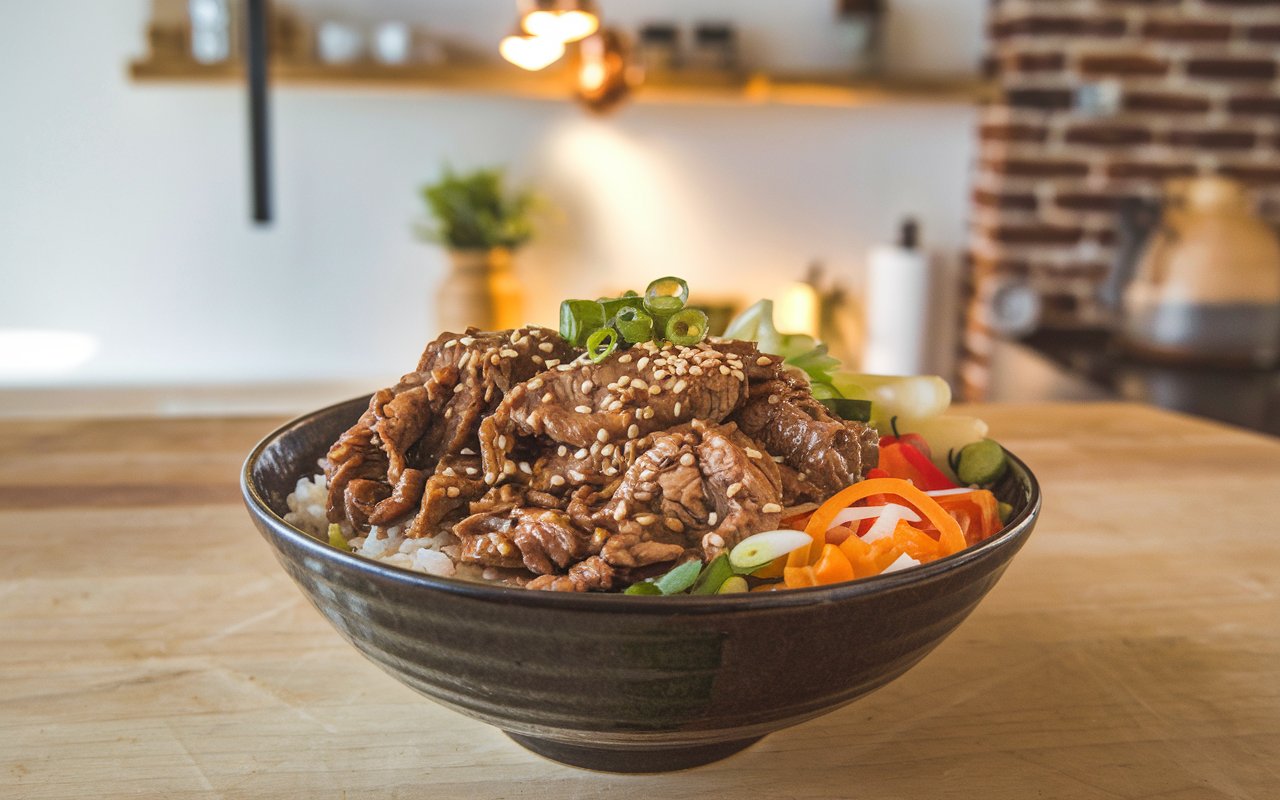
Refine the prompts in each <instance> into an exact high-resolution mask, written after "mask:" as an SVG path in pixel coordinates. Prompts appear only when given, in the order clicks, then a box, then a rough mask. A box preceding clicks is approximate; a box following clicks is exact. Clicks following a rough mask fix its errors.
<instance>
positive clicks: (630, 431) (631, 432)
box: [627, 422, 640, 439]
mask: <svg viewBox="0 0 1280 800" xmlns="http://www.w3.org/2000/svg"><path fill="white" fill-rule="evenodd" d="M639 435H640V426H639V425H637V424H635V423H634V422H633V423H631V424H630V425H628V426H627V438H628V439H634V438H636V437H637V436H639Z"/></svg>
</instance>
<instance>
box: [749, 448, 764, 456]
mask: <svg viewBox="0 0 1280 800" xmlns="http://www.w3.org/2000/svg"><path fill="white" fill-rule="evenodd" d="M746 453H747V455H748V456H751V457H752V458H759V457H760V456H761V455H763V454H762V453H761V452H760V451H759V450H757V449H755V448H754V447H748V448H747V449H746Z"/></svg>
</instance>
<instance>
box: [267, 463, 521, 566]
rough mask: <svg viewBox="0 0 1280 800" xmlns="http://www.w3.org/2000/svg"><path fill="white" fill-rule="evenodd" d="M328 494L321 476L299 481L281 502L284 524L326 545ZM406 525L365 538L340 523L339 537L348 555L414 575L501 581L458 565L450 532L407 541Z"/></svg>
mask: <svg viewBox="0 0 1280 800" xmlns="http://www.w3.org/2000/svg"><path fill="white" fill-rule="evenodd" d="M328 491H329V490H328V486H327V485H326V483H325V478H324V475H316V476H314V477H311V478H302V479H301V480H299V481H298V484H297V486H295V487H294V490H293V494H291V495H289V497H288V498H287V499H286V501H285V502H286V503H288V505H289V511H288V513H286V514H285V515H284V521H285V522H287V523H289V524H290V525H292V526H294V527H295V528H298V529H299V530H301V531H304V532H306V533H308V534H310V535H312V536H314V537H316V538H317V539H320V540H321V541H328V540H329V520H328V518H327V517H326V516H325V510H324V509H325V502H326V498H327V496H328ZM406 523H407V521H406ZM406 523H401V524H399V525H392V526H387V527H385V528H380V527H378V526H377V525H374V526H372V527H370V529H369V533H368V534H367V535H359V536H357V535H354V534H355V533H356V532H355V531H354V530H353V529H352V528H351V524H350V523H349V522H346V521H343V522H342V523H341V527H342V536H343V538H345V539H346V540H347V544H348V545H350V547H351V552H353V553H356V554H358V555H362V556H364V557H366V558H371V559H374V560H375V561H382V562H384V563H386V564H392V565H394V566H397V567H401V568H403V569H407V570H412V571H414V572H422V573H425V574H427V575H437V576H440V577H444V578H464V579H467V580H477V581H478V580H495V579H498V578H500V577H501V576H500V575H498V574H486V573H490V572H491V570H486V569H483V568H481V567H478V566H475V565H472V564H460V563H458V561H457V556H458V537H456V536H454V535H453V533H452V532H450V531H448V530H442V531H440V532H439V533H437V534H435V535H434V536H424V537H422V538H420V539H408V538H406V537H405V536H404V535H403V529H404V524H406Z"/></svg>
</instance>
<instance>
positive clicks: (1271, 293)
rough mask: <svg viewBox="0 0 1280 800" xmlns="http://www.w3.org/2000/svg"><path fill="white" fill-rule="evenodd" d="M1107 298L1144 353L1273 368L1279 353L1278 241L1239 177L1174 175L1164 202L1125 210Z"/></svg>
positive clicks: (1138, 203)
mask: <svg viewBox="0 0 1280 800" xmlns="http://www.w3.org/2000/svg"><path fill="white" fill-rule="evenodd" d="M1103 301H1104V303H1108V304H1109V305H1111V307H1112V308H1113V310H1115V311H1116V312H1117V316H1118V320H1117V334H1118V337H1119V340H1120V343H1121V344H1122V345H1123V346H1124V347H1125V348H1126V349H1127V350H1129V351H1131V352H1133V353H1134V354H1136V355H1139V356H1148V357H1150V358H1153V359H1156V360H1161V361H1180V362H1194V363H1208V364H1216V365H1220V366H1240V367H1260V368H1266V367H1271V366H1273V365H1275V364H1276V362H1277V360H1278V359H1280V240H1277V237H1276V234H1275V232H1274V231H1272V230H1271V228H1270V227H1268V225H1267V224H1266V223H1265V222H1263V221H1262V220H1261V219H1260V218H1258V217H1257V216H1256V215H1255V214H1254V213H1253V212H1252V210H1251V208H1250V205H1249V202H1248V198H1247V196H1246V194H1245V191H1244V188H1243V187H1242V186H1241V185H1240V184H1239V183H1236V182H1235V181H1232V180H1229V179H1227V178H1223V177H1218V176H1205V177H1199V178H1193V179H1187V180H1179V181H1173V182H1171V183H1170V184H1169V185H1168V187H1167V189H1166V193H1165V199H1164V202H1163V203H1158V202H1157V201H1152V200H1135V201H1129V202H1127V203H1125V204H1124V205H1122V206H1121V209H1120V241H1119V248H1118V256H1117V260H1116V264H1115V269H1114V270H1113V271H1112V275H1111V279H1110V281H1109V282H1108V284H1107V285H1106V286H1104V287H1103Z"/></svg>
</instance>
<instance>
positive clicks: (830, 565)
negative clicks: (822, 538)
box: [813, 544, 853, 585]
mask: <svg viewBox="0 0 1280 800" xmlns="http://www.w3.org/2000/svg"><path fill="white" fill-rule="evenodd" d="M813 574H814V576H815V577H816V578H817V579H818V583H821V584H823V585H825V584H828V583H844V582H845V581H851V580H853V565H852V564H850V563H849V559H848V558H846V557H845V555H844V553H843V552H841V550H840V548H838V547H836V546H835V545H834V544H825V545H823V546H822V555H821V556H819V557H818V563H817V564H815V565H814V566H813Z"/></svg>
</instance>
